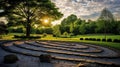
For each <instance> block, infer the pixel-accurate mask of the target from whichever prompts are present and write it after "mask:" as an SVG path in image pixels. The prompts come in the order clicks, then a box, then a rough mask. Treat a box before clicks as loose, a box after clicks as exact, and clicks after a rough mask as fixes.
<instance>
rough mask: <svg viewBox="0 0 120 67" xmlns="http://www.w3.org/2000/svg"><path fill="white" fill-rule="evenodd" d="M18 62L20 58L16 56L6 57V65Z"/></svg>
mask: <svg viewBox="0 0 120 67" xmlns="http://www.w3.org/2000/svg"><path fill="white" fill-rule="evenodd" d="M18 60H19V59H18V57H17V56H16V55H14V54H9V55H6V56H4V63H8V64H12V63H16V62H17V61H18Z"/></svg>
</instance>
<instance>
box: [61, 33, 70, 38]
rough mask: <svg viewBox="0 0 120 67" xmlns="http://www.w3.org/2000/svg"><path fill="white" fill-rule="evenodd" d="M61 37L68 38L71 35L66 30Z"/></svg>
mask: <svg viewBox="0 0 120 67" xmlns="http://www.w3.org/2000/svg"><path fill="white" fill-rule="evenodd" d="M61 37H63V38H68V37H70V35H69V34H68V32H64V33H63V35H61Z"/></svg>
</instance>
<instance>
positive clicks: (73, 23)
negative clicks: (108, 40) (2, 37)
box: [8, 8, 120, 37]
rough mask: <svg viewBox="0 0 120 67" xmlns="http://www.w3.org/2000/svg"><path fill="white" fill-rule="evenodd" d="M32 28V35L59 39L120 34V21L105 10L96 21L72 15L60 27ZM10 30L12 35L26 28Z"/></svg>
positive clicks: (11, 28)
mask: <svg viewBox="0 0 120 67" xmlns="http://www.w3.org/2000/svg"><path fill="white" fill-rule="evenodd" d="M13 25H15V24H13ZM9 26H12V25H9ZM32 26H33V25H32ZM31 28H32V29H31V33H34V34H43V33H46V34H53V35H54V36H57V37H70V36H75V35H81V34H104V33H106V34H120V21H117V20H114V16H113V15H112V13H111V12H110V11H109V10H107V9H106V8H105V9H103V11H102V12H101V15H100V17H99V18H98V19H97V20H96V21H92V20H88V21H86V20H82V19H80V18H78V17H77V16H76V15H74V14H71V15H70V16H68V17H67V18H64V19H63V20H62V21H61V24H60V25H55V26H53V27H52V26H51V27H44V28H43V27H42V26H40V27H34V26H33V27H31ZM8 30H9V32H12V33H25V28H24V27H23V26H19V27H18V26H17V27H15V26H13V27H9V28H8Z"/></svg>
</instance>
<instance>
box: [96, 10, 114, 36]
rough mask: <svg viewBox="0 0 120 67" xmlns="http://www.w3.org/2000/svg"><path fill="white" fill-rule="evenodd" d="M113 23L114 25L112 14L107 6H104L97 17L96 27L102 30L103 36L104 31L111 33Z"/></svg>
mask: <svg viewBox="0 0 120 67" xmlns="http://www.w3.org/2000/svg"><path fill="white" fill-rule="evenodd" d="M101 23H102V25H101ZM113 25H114V17H113V14H112V13H111V12H110V11H109V10H108V9H107V8H104V9H103V10H102V12H101V15H100V17H99V18H98V23H97V26H98V28H101V30H104V33H105V38H106V33H111V30H112V27H113Z"/></svg>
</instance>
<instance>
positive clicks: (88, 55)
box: [15, 43, 119, 58]
mask: <svg viewBox="0 0 120 67" xmlns="http://www.w3.org/2000/svg"><path fill="white" fill-rule="evenodd" d="M27 44H29V43H27ZM15 46H16V47H19V48H23V49H28V50H33V51H38V52H39V51H41V52H47V53H56V54H66V55H74V56H84V57H92V58H119V57H117V56H97V55H90V54H79V53H68V52H56V51H45V50H37V49H31V48H28V47H22V46H20V45H15Z"/></svg>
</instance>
